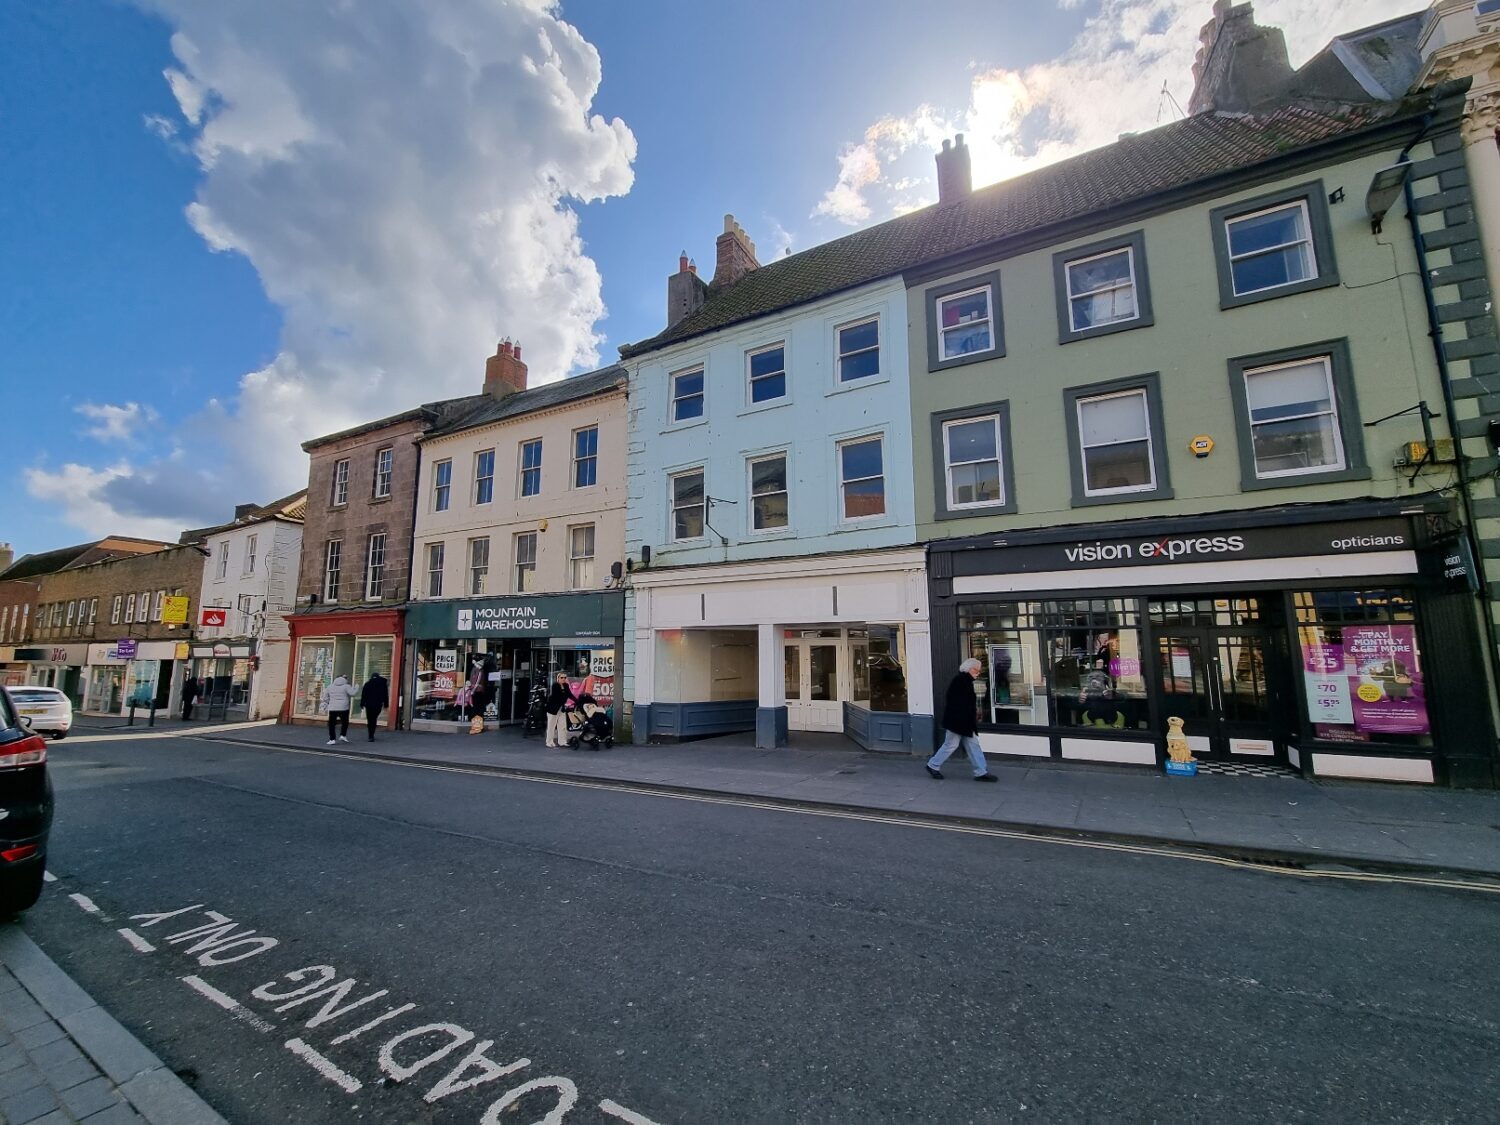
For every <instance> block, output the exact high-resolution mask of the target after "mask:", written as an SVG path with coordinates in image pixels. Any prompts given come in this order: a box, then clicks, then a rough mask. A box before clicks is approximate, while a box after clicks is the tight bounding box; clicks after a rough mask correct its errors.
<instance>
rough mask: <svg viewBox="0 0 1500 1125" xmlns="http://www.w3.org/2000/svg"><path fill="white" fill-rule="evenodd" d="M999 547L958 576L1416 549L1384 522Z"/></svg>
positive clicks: (971, 559)
mask: <svg viewBox="0 0 1500 1125" xmlns="http://www.w3.org/2000/svg"><path fill="white" fill-rule="evenodd" d="M994 547H995V548H996V549H995V550H988V551H973V552H970V551H960V552H957V553H956V554H955V556H954V570H955V572H956V573H960V574H978V573H992V572H995V571H1002V572H1014V571H1039V570H1091V569H1095V568H1098V567H1116V566H1169V565H1171V564H1173V563H1206V562H1228V561H1234V560H1240V559H1279V558H1296V557H1304V556H1328V555H1354V554H1366V553H1369V552H1371V551H1409V550H1412V549H1413V548H1414V547H1415V543H1414V542H1413V538H1412V533H1411V528H1410V526H1409V525H1408V523H1407V522H1406V521H1405V520H1403V519H1380V520H1363V521H1360V522H1357V523H1355V522H1349V523H1317V524H1301V525H1296V524H1293V525H1289V526H1283V527H1253V528H1245V529H1243V530H1239V531H1204V532H1167V533H1163V534H1160V535H1149V536H1122V537H1117V538H1103V537H1101V538H1098V539H1093V538H1078V539H1071V540H1064V541H1061V542H1057V543H1026V542H1019V543H1015V544H1013V545H1012V544H1011V543H1008V542H1006V541H1005V540H1000V539H997V540H996V541H995V543H994Z"/></svg>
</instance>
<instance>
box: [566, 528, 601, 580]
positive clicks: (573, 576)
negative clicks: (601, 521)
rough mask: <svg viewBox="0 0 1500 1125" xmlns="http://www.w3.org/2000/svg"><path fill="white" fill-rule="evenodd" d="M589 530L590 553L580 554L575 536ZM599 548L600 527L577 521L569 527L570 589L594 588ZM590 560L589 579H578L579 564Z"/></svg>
mask: <svg viewBox="0 0 1500 1125" xmlns="http://www.w3.org/2000/svg"><path fill="white" fill-rule="evenodd" d="M584 530H587V531H588V532H589V533H590V534H589V553H588V554H587V555H580V554H578V553H576V551H575V547H576V543H575V539H574V537H575V536H576V535H577V534H578V533H579V532H580V531H584ZM598 550H599V528H598V525H597V524H593V523H576V524H573V525H572V526H570V527H569V528H568V589H570V590H592V589H593V588H594V559H595V558H597V557H598ZM585 559H587V560H588V568H589V573H588V581H587V582H586V583H581V582H579V581H578V564H579V563H580V562H582V561H583V560H585Z"/></svg>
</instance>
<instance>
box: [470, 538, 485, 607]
mask: <svg viewBox="0 0 1500 1125" xmlns="http://www.w3.org/2000/svg"><path fill="white" fill-rule="evenodd" d="M479 543H483V544H484V562H483V563H476V562H475V561H474V560H475V554H476V552H475V549H474V548H475V546H476V545H477V544H479ZM467 555H468V557H467V558H466V559H465V561H464V575H465V582H464V589H465V590H467V591H468V594H467V596H468V597H471V598H482V597H484V594H485V589H484V588H485V587H486V586H487V585H489V581H490V537H489V536H488V535H475V536H471V537H470V539H469V549H468V552H467Z"/></svg>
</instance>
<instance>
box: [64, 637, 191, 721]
mask: <svg viewBox="0 0 1500 1125" xmlns="http://www.w3.org/2000/svg"><path fill="white" fill-rule="evenodd" d="M85 648H86V650H87V656H86V659H87V662H88V663H87V667H86V669H85V675H84V677H83V685H84V690H83V707H82V709H83V710H84V711H89V712H92V713H94V714H103V715H119V714H123V713H125V712H127V711H129V710H130V708H131V707H135V708H136V709H137V710H140V711H149V710H150V709H151V708H152V707H155V708H156V709H157V710H158V711H166V710H170V709H172V708H174V707H175V706H176V701H177V699H178V698H180V689H181V679H180V677H179V676H178V675H177V671H176V669H177V659H178V657H179V656H181V655H183V654H184V650H185V649H186V645H184V644H182V643H181V642H178V641H135V640H130V639H124V640H119V641H108V642H105V641H96V642H95V643H93V644H90V645H87V646H85Z"/></svg>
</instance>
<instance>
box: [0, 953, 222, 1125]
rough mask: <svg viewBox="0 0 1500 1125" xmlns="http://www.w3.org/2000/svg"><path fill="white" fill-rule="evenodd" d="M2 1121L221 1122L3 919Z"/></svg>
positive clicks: (23, 1124)
mask: <svg viewBox="0 0 1500 1125" xmlns="http://www.w3.org/2000/svg"><path fill="white" fill-rule="evenodd" d="M0 1121H4V1122H8V1123H9V1125H64V1123H66V1122H87V1123H88V1125H128V1123H132V1122H134V1123H142V1122H149V1123H150V1125H224V1119H223V1118H222V1117H220V1116H219V1115H218V1114H217V1113H215V1112H214V1111H213V1110H212V1109H210V1108H209V1107H208V1105H207V1103H205V1102H204V1101H203V1099H201V1098H200V1097H198V1095H197V1094H195V1093H193V1091H192V1090H190V1089H189V1088H188V1087H187V1086H186V1085H185V1084H184V1083H183V1081H182V1080H181V1079H180V1078H178V1077H177V1075H176V1074H174V1073H172V1071H170V1070H168V1069H167V1068H166V1066H165V1065H163V1063H162V1061H161V1060H160V1059H159V1058H157V1057H156V1055H154V1054H152V1053H151V1051H149V1050H148V1049H147V1048H146V1047H145V1046H144V1045H142V1043H141V1042H140V1040H138V1039H136V1037H135V1036H133V1035H132V1034H130V1032H128V1031H126V1030H125V1028H124V1027H122V1026H121V1025H120V1024H119V1022H118V1021H116V1020H115V1019H114V1017H112V1016H111V1015H110V1014H109V1013H108V1012H106V1011H104V1009H102V1008H100V1007H99V1005H98V1004H96V1003H95V1002H94V1001H93V999H92V998H91V997H90V996H89V994H88V993H86V992H84V991H83V989H81V988H80V987H79V986H78V985H77V984H75V983H74V982H73V980H72V978H70V977H69V976H68V975H67V974H66V973H64V972H63V971H62V969H60V968H58V966H57V964H56V963H55V962H54V961H53V960H52V959H51V958H50V957H48V956H47V955H46V954H45V953H43V952H42V950H41V949H40V948H39V947H38V946H37V944H36V943H35V942H34V941H32V940H31V938H30V937H28V936H27V935H26V934H25V932H23V931H22V929H21V928H20V927H19V926H18V925H15V924H5V925H0Z"/></svg>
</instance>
